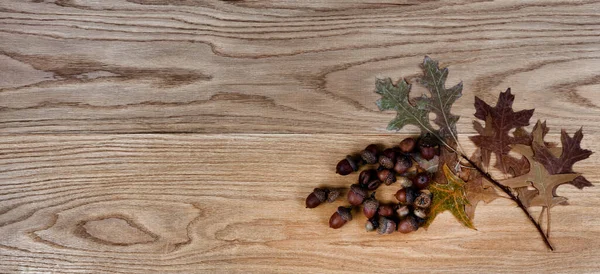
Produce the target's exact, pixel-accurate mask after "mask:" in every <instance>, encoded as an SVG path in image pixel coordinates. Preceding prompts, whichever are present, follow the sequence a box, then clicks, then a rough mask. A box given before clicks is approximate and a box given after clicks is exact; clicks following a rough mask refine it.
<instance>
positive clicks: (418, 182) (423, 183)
mask: <svg viewBox="0 0 600 274" xmlns="http://www.w3.org/2000/svg"><path fill="white" fill-rule="evenodd" d="M429 181H430V178H429V175H428V174H427V173H425V172H421V173H419V174H417V176H415V177H414V178H413V179H412V182H413V186H414V187H416V188H418V189H425V188H427V187H428V186H429Z"/></svg>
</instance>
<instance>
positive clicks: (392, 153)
mask: <svg viewBox="0 0 600 274" xmlns="http://www.w3.org/2000/svg"><path fill="white" fill-rule="evenodd" d="M438 154H439V145H438V144H437V142H436V140H435V138H432V136H430V135H424V136H422V137H421V138H419V139H416V138H406V139H404V140H402V142H400V144H399V145H398V146H395V147H392V148H386V149H383V150H380V148H379V147H378V146H377V145H374V144H371V145H369V146H367V147H366V148H365V149H364V150H363V151H361V152H360V153H359V154H357V155H353V156H352V155H349V156H347V157H346V158H345V159H343V160H341V161H340V162H339V163H338V164H337V166H336V173H338V174H340V175H344V176H345V175H349V174H352V173H354V172H357V171H359V170H360V169H361V167H363V166H364V167H365V168H364V169H363V170H362V171H361V172H360V174H359V176H358V182H357V183H355V184H352V185H351V186H350V189H349V190H348V194H347V196H346V198H347V201H348V203H349V204H350V206H340V207H338V208H337V210H336V212H334V213H333V215H332V216H331V218H330V219H329V226H330V227H331V228H334V229H338V228H340V227H342V226H343V225H344V224H346V223H347V222H348V221H350V220H352V211H353V210H354V209H358V208H360V207H362V212H363V214H364V215H365V216H366V217H367V219H368V221H367V223H366V224H365V228H366V230H367V231H374V230H377V232H378V233H379V234H389V233H392V232H394V231H396V230H397V231H399V232H402V233H410V232H413V231H416V230H417V229H418V228H419V227H420V226H421V225H423V224H424V223H425V220H426V218H427V214H428V209H429V206H430V205H431V201H432V198H433V196H432V194H431V192H430V191H429V190H428V187H429V183H430V182H431V181H432V176H433V174H432V173H430V171H431V170H429V171H428V170H426V169H425V168H423V167H422V166H421V165H420V164H419V163H424V162H425V163H427V162H429V161H435V160H436V159H434V158H436V156H437V155H438ZM394 183H398V184H399V185H400V189H399V190H398V191H397V192H396V194H395V195H394V197H395V198H396V201H397V203H382V202H380V201H378V200H377V199H376V198H375V191H376V190H377V188H379V186H381V185H382V184H385V185H392V184H394ZM340 193H341V192H340V190H339V189H326V188H316V189H315V190H314V191H313V192H312V193H311V194H310V195H308V197H307V198H306V207H307V208H314V207H317V206H318V205H320V204H321V203H323V202H325V201H327V202H330V203H331V202H333V201H335V200H336V199H337V198H338V197H339V196H340Z"/></svg>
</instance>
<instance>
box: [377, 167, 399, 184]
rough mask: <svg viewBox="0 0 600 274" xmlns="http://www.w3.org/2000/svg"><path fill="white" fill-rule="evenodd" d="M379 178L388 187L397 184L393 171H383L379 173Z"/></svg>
mask: <svg viewBox="0 0 600 274" xmlns="http://www.w3.org/2000/svg"><path fill="white" fill-rule="evenodd" d="M377 177H379V180H380V181H382V182H383V183H384V184H386V185H388V186H389V185H391V184H393V183H394V182H396V173H395V172H394V171H393V170H389V169H382V170H380V171H378V172H377Z"/></svg>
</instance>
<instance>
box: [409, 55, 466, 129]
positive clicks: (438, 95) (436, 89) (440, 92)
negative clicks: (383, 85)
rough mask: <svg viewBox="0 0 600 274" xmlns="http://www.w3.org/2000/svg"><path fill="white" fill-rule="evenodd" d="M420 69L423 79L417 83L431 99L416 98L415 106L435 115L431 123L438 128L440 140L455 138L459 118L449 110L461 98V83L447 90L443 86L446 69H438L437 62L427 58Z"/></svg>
mask: <svg viewBox="0 0 600 274" xmlns="http://www.w3.org/2000/svg"><path fill="white" fill-rule="evenodd" d="M421 68H422V69H423V77H421V78H420V79H419V83H421V84H422V85H423V86H425V87H426V88H427V89H428V90H429V92H430V93H431V97H427V96H425V95H424V96H423V97H421V98H418V99H417V105H419V106H423V108H424V109H425V110H427V111H429V112H433V113H435V115H436V117H435V119H434V120H433V122H434V123H435V124H436V125H438V126H439V127H440V131H439V134H440V136H441V137H442V138H449V137H451V136H456V122H457V121H458V119H459V118H460V116H458V115H454V114H452V113H450V110H451V109H452V104H454V102H456V99H458V98H460V97H461V96H462V88H463V84H462V82H460V83H458V84H457V85H455V86H453V87H451V88H448V89H447V88H446V87H445V84H446V78H448V68H443V69H440V67H439V65H438V62H437V61H434V60H432V59H431V58H429V57H428V56H425V59H424V60H423V64H421Z"/></svg>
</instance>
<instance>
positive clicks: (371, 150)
mask: <svg viewBox="0 0 600 274" xmlns="http://www.w3.org/2000/svg"><path fill="white" fill-rule="evenodd" d="M377 154H378V151H377V145H375V144H370V145H368V146H367V147H366V148H365V149H364V150H363V151H361V153H360V157H362V159H363V160H365V162H366V163H367V164H374V163H377V156H378V155H377Z"/></svg>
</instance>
